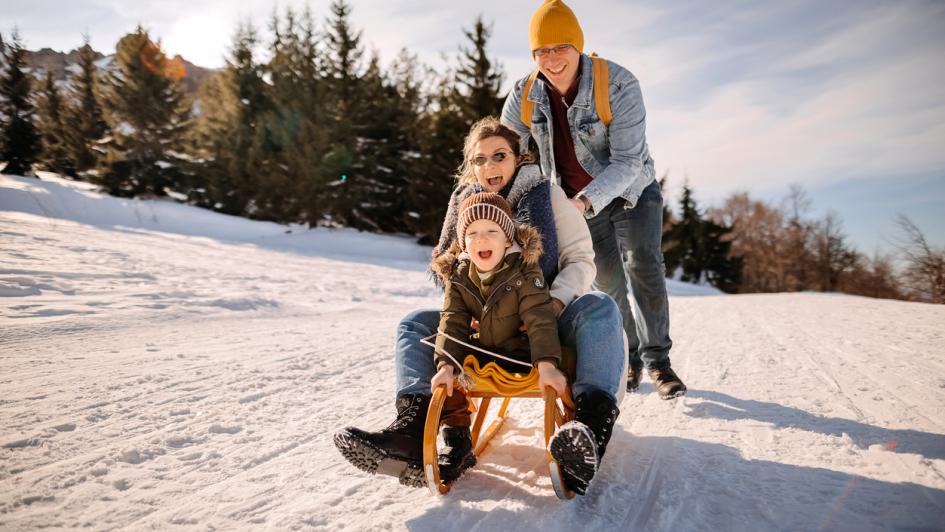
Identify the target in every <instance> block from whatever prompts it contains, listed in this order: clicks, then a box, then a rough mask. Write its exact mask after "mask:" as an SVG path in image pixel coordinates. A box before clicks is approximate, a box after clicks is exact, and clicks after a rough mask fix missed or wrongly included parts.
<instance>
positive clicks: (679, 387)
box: [647, 366, 686, 399]
mask: <svg viewBox="0 0 945 532" xmlns="http://www.w3.org/2000/svg"><path fill="white" fill-rule="evenodd" d="M647 373H649V374H650V378H651V379H653V385H654V386H656V391H657V392H658V393H659V394H660V399H672V398H674V397H680V396H683V395H686V385H685V384H683V381H682V379H680V378H679V376H678V375H676V372H675V371H673V368H671V367H669V366H666V367H665V368H659V369H651V370H647Z"/></svg>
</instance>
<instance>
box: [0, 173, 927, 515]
mask: <svg viewBox="0 0 945 532" xmlns="http://www.w3.org/2000/svg"><path fill="white" fill-rule="evenodd" d="M44 177H46V178H44V180H42V181H40V180H36V179H30V178H18V177H10V176H0V530H8V529H14V530H19V529H30V528H39V527H56V528H67V527H86V526H90V527H92V528H93V529H126V530H127V529H166V528H173V529H181V530H208V529H220V528H223V529H247V530H248V529H253V530H255V529H273V530H285V529H302V530H306V529H323V530H338V529H348V530H365V529H393V530H403V529H411V530H448V531H449V530H456V531H460V530H496V529H502V530H504V529H512V530H643V529H645V530H817V529H826V530H835V529H839V530H886V529H926V530H941V529H943V528H945V307H941V306H931V305H923V304H916V303H904V302H895V301H879V300H872V299H866V298H858V297H847V296H837V295H818V294H776V295H746V296H725V295H714V296H708V297H705V296H703V297H692V296H691V295H680V294H690V293H700V294H706V293H710V292H711V291H707V290H705V289H704V288H700V287H691V286H688V285H685V286H684V285H675V284H674V285H671V291H672V293H673V294H674V295H673V296H671V302H670V305H671V312H672V335H673V339H674V342H675V346H674V349H673V354H672V357H673V365H674V367H675V368H676V369H677V371H678V372H679V373H680V374H681V375H682V376H683V377H684V379H685V380H686V382H687V384H688V385H689V388H690V393H689V395H688V396H687V397H685V398H682V399H679V400H675V401H670V402H664V401H660V400H659V399H658V398H657V397H656V395H655V394H654V393H653V388H652V386H651V385H650V384H649V383H648V382H647V383H644V385H643V386H642V387H641V393H638V394H632V395H628V396H627V397H626V398H625V400H624V401H623V404H622V405H621V409H622V414H621V416H620V418H619V420H618V426H617V427H616V429H615V435H614V438H613V440H612V443H611V445H610V446H609V448H608V454H607V457H606V458H605V461H604V465H603V470H602V471H601V473H600V475H599V477H598V479H597V480H596V481H595V483H594V484H593V485H592V488H591V490H590V492H589V494H588V496H587V497H584V498H578V499H575V500H574V501H570V502H560V501H558V500H557V499H556V498H555V497H554V494H553V492H552V490H551V486H550V482H549V481H548V479H547V477H546V475H545V463H544V454H543V453H542V451H541V448H540V441H541V434H540V422H539V421H540V412H539V408H538V406H537V403H532V402H529V401H524V400H523V401H520V402H519V403H518V404H515V403H514V402H513V407H512V408H511V412H512V416H513V418H514V419H513V420H512V421H511V423H510V424H508V425H507V426H506V428H505V429H503V431H502V432H501V433H500V434H499V435H498V436H497V437H496V440H494V441H495V443H494V444H493V445H492V446H491V447H490V450H489V451H487V453H486V455H485V456H484V457H483V459H482V463H481V464H480V465H478V466H477V467H475V468H474V469H472V470H471V471H470V472H469V473H468V474H467V475H466V476H465V477H464V478H463V479H461V480H460V481H459V482H458V483H457V484H456V485H455V487H454V489H453V491H452V492H451V493H450V494H448V495H447V496H446V497H443V498H437V497H433V496H432V495H430V494H429V493H428V492H426V491H424V490H409V489H406V488H402V487H401V486H399V485H398V484H397V482H396V481H395V480H393V479H389V478H380V477H372V476H370V475H367V474H364V473H361V472H359V471H357V470H356V469H355V468H353V467H351V466H349V465H348V464H347V463H346V462H344V460H343V459H342V458H341V456H340V454H338V453H337V451H336V450H335V449H334V446H333V445H332V443H331V435H332V433H333V432H334V431H336V430H337V429H338V428H340V427H342V426H344V425H347V424H356V425H358V426H361V427H366V428H380V427H382V426H384V425H386V423H388V422H389V421H390V420H391V419H392V417H393V406H392V399H393V364H392V333H393V329H394V327H395V325H396V323H397V321H398V319H399V318H400V317H401V316H402V315H403V314H405V313H406V312H407V311H409V310H411V309H414V308H419V307H435V306H438V304H439V294H438V292H437V291H436V290H435V289H433V288H432V287H431V286H430V284H429V283H428V282H427V279H426V276H425V273H424V271H423V270H424V261H425V258H426V257H428V256H429V248H423V247H419V246H416V245H414V244H413V243H412V242H411V240H410V239H408V238H397V237H384V236H378V235H370V234H364V233H357V232H354V231H329V230H324V229H319V230H314V231H306V230H304V229H303V228H299V227H285V226H279V225H276V224H269V223H260V222H251V221H247V220H243V219H239V218H231V217H226V216H221V215H217V214H213V213H209V212H207V211H202V210H199V209H193V208H190V207H186V206H181V205H177V204H173V203H170V202H162V201H151V202H143V201H132V200H121V199H116V198H108V197H103V196H100V195H98V194H96V193H94V192H93V191H92V190H91V189H90V188H89V187H87V186H83V185H82V184H79V183H74V182H67V181H61V180H57V179H52V178H48V176H44ZM287 231H291V232H287ZM684 290H685V291H684Z"/></svg>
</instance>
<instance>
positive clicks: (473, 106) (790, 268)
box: [0, 0, 945, 303]
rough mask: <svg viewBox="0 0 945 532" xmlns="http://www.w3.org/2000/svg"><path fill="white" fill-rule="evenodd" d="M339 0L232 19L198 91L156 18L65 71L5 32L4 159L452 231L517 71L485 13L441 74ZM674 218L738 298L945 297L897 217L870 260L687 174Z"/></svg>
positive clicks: (233, 210) (693, 272)
mask: <svg viewBox="0 0 945 532" xmlns="http://www.w3.org/2000/svg"><path fill="white" fill-rule="evenodd" d="M351 10H352V7H351V5H350V4H349V3H347V2H346V1H344V0H334V1H333V2H332V4H331V5H330V7H329V11H328V12H327V13H325V14H324V16H318V17H316V15H315V14H314V13H312V11H311V10H309V9H305V10H304V11H296V10H292V9H286V10H285V11H284V12H282V13H274V14H273V15H272V16H271V17H270V20H269V21H268V23H267V25H266V28H265V36H263V34H261V33H260V31H261V30H260V29H259V28H257V27H255V26H254V25H253V24H251V23H250V22H242V23H240V24H239V25H238V27H237V28H235V31H234V33H233V37H232V41H231V42H230V44H229V48H228V52H227V57H226V64H225V66H224V67H223V68H222V69H220V70H219V71H217V72H216V73H214V74H213V75H211V76H209V77H207V78H206V79H204V80H203V82H202V83H201V84H200V86H199V88H198V90H197V91H196V92H195V93H191V92H187V91H185V90H184V83H183V80H184V79H185V77H186V74H187V73H186V69H185V66H184V64H183V61H182V60H181V58H180V57H173V58H172V57H168V56H167V55H166V54H165V53H164V52H163V50H162V49H161V47H160V43H159V42H158V41H157V40H156V39H155V38H154V37H153V36H151V35H150V34H149V32H148V31H147V30H146V29H145V28H143V27H140V26H139V27H138V28H136V29H135V31H133V32H132V33H129V34H127V35H125V36H124V37H122V38H121V39H120V40H119V42H118V44H117V46H116V49H115V54H114V56H112V57H111V58H110V60H109V61H103V60H97V55H96V53H95V52H94V51H93V50H92V48H91V46H90V45H89V44H88V38H86V42H85V44H84V45H82V46H81V47H80V48H79V50H78V51H79V53H78V57H79V60H78V64H77V65H75V67H74V68H73V69H72V72H71V74H70V76H69V77H68V79H66V80H65V81H64V82H63V81H60V82H57V81H56V79H55V78H54V76H53V73H52V72H50V71H48V70H47V71H45V72H43V71H41V69H32V68H30V67H29V65H27V63H26V61H25V58H24V55H25V48H24V45H23V43H22V40H21V38H20V36H19V35H18V34H17V32H16V30H14V31H13V32H12V33H11V35H9V36H8V37H7V36H3V35H2V34H0V51H2V58H3V61H2V71H0V126H2V131H0V161H3V163H0V164H5V167H4V169H3V172H4V173H8V174H17V175H32V173H33V171H34V170H36V169H42V170H47V171H52V172H57V173H60V174H62V175H65V176H70V177H74V178H80V179H84V180H88V181H92V182H95V183H97V184H99V185H100V186H101V187H102V188H103V189H104V190H105V191H107V192H108V193H109V194H113V195H117V196H126V197H154V196H171V197H173V198H174V199H176V200H179V201H185V202H188V203H190V204H193V205H197V206H200V207H204V208H208V209H213V210H216V211H219V212H222V213H227V214H232V215H237V216H245V217H249V218H253V219H259V220H271V221H276V222H280V223H302V224H308V225H310V226H334V227H352V228H356V229H359V230H368V231H376V232H389V233H406V234H411V235H415V236H416V237H417V238H418V240H419V241H420V242H421V243H428V244H429V243H432V242H433V241H434V240H435V239H436V237H437V236H438V234H439V230H440V224H441V221H442V219H443V214H444V212H445V209H446V205H447V199H448V198H449V195H450V192H451V190H452V187H453V185H454V183H455V179H454V177H453V176H454V174H455V172H456V168H457V166H458V165H459V164H460V162H461V157H462V153H461V147H462V140H463V137H464V135H465V133H466V132H467V131H468V129H469V127H470V126H471V125H472V123H473V122H475V121H476V120H478V119H479V118H481V117H483V116H487V115H495V114H499V112H500V111H501V107H502V102H503V101H504V96H505V95H504V93H503V92H502V86H503V83H504V81H505V73H504V71H503V69H502V67H501V65H499V64H498V63H497V62H496V61H495V60H494V59H493V58H490V57H489V54H488V52H487V48H488V43H489V38H490V27H489V26H488V25H487V24H486V23H485V22H484V21H483V20H482V18H481V17H479V18H477V19H476V20H474V21H471V24H470V26H469V27H468V28H463V30H462V33H463V36H462V38H461V42H460V43H459V51H458V53H457V54H456V55H455V56H454V57H452V58H449V62H448V65H447V66H446V67H445V68H444V71H435V70H434V69H432V68H430V67H428V66H424V65H422V64H421V63H420V62H419V61H418V59H417V57H416V56H415V55H413V54H411V53H410V51H409V50H406V49H403V50H401V51H400V53H399V54H398V55H397V57H396V58H395V59H394V60H393V61H391V62H390V63H389V64H388V65H387V66H384V65H382V64H381V61H380V57H379V54H378V52H376V51H374V50H370V49H368V48H367V46H366V45H365V40H364V36H363V34H362V32H361V31H360V30H358V29H356V28H354V27H353V26H352V24H351ZM679 200H680V201H679V205H680V208H679V210H678V212H675V213H674V212H671V211H670V210H669V209H668V208H667V209H666V211H665V212H664V220H665V227H664V252H665V257H666V265H667V273H668V274H669V275H670V276H673V277H676V278H680V279H682V280H686V281H694V282H706V283H710V284H713V285H714V286H717V287H719V288H721V289H722V290H725V291H727V292H732V293H744V292H780V291H800V290H814V291H841V292H847V293H852V294H861V295H866V296H871V297H884V298H896V299H912V300H921V301H932V302H936V303H943V302H945V250H943V249H941V248H936V247H933V246H930V245H929V244H928V243H927V242H926V240H925V238H924V236H923V235H922V233H921V231H919V229H918V228H917V227H916V226H915V225H914V224H912V222H911V221H910V220H909V219H908V218H906V217H902V218H901V219H900V220H899V225H900V229H901V233H902V236H903V241H902V242H901V243H900V245H899V247H898V250H899V252H898V255H889V256H882V255H874V256H870V257H867V256H864V255H862V254H861V253H859V252H858V251H856V250H855V249H853V248H852V247H851V245H850V244H849V242H848V241H847V238H846V237H845V235H844V233H843V230H842V226H841V222H840V220H839V219H838V218H837V216H836V215H834V214H829V215H827V216H826V217H824V218H821V219H814V218H812V217H811V216H810V212H811V205H810V201H809V199H808V198H807V197H806V196H805V195H804V192H803V190H801V189H799V188H793V189H792V190H791V192H790V194H789V196H788V197H787V198H786V199H785V201H784V202H783V204H779V205H772V204H769V203H766V202H762V201H759V200H756V199H752V198H751V197H750V196H749V195H748V193H736V194H733V195H731V196H730V197H729V198H727V199H726V200H725V202H724V203H723V204H722V205H721V206H716V207H712V208H709V209H701V208H699V207H698V205H697V204H696V201H695V198H694V193H693V190H692V188H691V187H690V186H689V184H688V183H687V184H686V186H685V187H684V189H683V193H682V196H681V197H680V198H679Z"/></svg>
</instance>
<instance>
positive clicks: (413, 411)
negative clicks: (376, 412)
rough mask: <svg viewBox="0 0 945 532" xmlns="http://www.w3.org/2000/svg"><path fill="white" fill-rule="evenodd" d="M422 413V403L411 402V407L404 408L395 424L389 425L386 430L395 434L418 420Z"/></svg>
mask: <svg viewBox="0 0 945 532" xmlns="http://www.w3.org/2000/svg"><path fill="white" fill-rule="evenodd" d="M419 411H420V402H419V401H413V400H411V401H410V405H409V406H407V408H404V409H403V410H401V411H400V412H398V413H397V419H395V420H394V422H393V423H391V424H390V425H388V427H387V428H386V429H385V430H386V431H388V432H394V431H396V430H399V429H402V428H404V427H406V426H407V425H408V424H409V423H410V422H411V421H413V420H414V419H416V417H417V414H418V413H419Z"/></svg>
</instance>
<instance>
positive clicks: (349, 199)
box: [322, 0, 381, 229]
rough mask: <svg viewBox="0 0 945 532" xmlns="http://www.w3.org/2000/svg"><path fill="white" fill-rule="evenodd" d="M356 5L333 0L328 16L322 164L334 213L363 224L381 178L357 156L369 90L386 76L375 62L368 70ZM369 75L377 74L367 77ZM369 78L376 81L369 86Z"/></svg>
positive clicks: (377, 89)
mask: <svg viewBox="0 0 945 532" xmlns="http://www.w3.org/2000/svg"><path fill="white" fill-rule="evenodd" d="M351 9H352V8H351V6H350V5H349V4H348V3H347V2H345V1H344V0H334V1H333V2H332V3H331V17H330V18H329V19H328V20H327V27H328V28H327V32H326V47H327V49H326V60H325V64H324V71H325V84H326V94H325V109H326V115H327V116H326V119H327V121H328V123H330V124H331V127H330V129H329V131H328V144H329V146H328V148H329V149H328V151H327V153H326V154H325V157H324V160H323V161H322V162H323V164H322V167H323V170H324V175H325V176H326V180H327V182H328V185H329V186H328V187H326V189H325V192H326V195H325V198H324V199H325V201H326V203H327V204H328V205H330V215H329V216H330V218H331V219H332V220H334V221H335V222H338V223H342V224H348V225H352V226H354V227H358V228H359V229H364V228H368V227H370V225H371V224H370V223H368V222H367V220H368V215H367V214H366V212H365V209H366V208H368V207H370V206H371V205H372V203H371V202H370V201H369V196H370V195H371V193H372V192H373V191H375V190H376V188H377V184H376V181H375V178H376V176H372V175H367V173H366V170H367V169H366V168H365V167H364V165H363V163H362V162H358V161H359V159H360V158H361V155H362V153H363V152H362V150H361V148H362V146H361V143H362V139H363V134H364V128H365V121H366V120H365V111H366V109H365V103H367V98H366V95H367V93H368V92H373V93H374V96H375V97H377V96H379V93H380V90H381V89H380V85H381V82H380V81H379V77H380V73H379V69H378V65H377V64H376V62H374V64H373V65H372V68H374V72H371V73H367V72H365V69H364V66H363V64H362V57H363V55H364V50H363V47H362V45H361V32H360V31H355V30H354V29H353V28H352V27H351V23H350V17H351ZM367 76H370V77H371V78H373V79H372V80H371V81H367V80H366V78H367ZM368 83H371V84H372V85H373V86H372V87H371V88H370V89H368V88H367V86H366V85H367V84H368ZM373 103H377V102H373Z"/></svg>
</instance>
